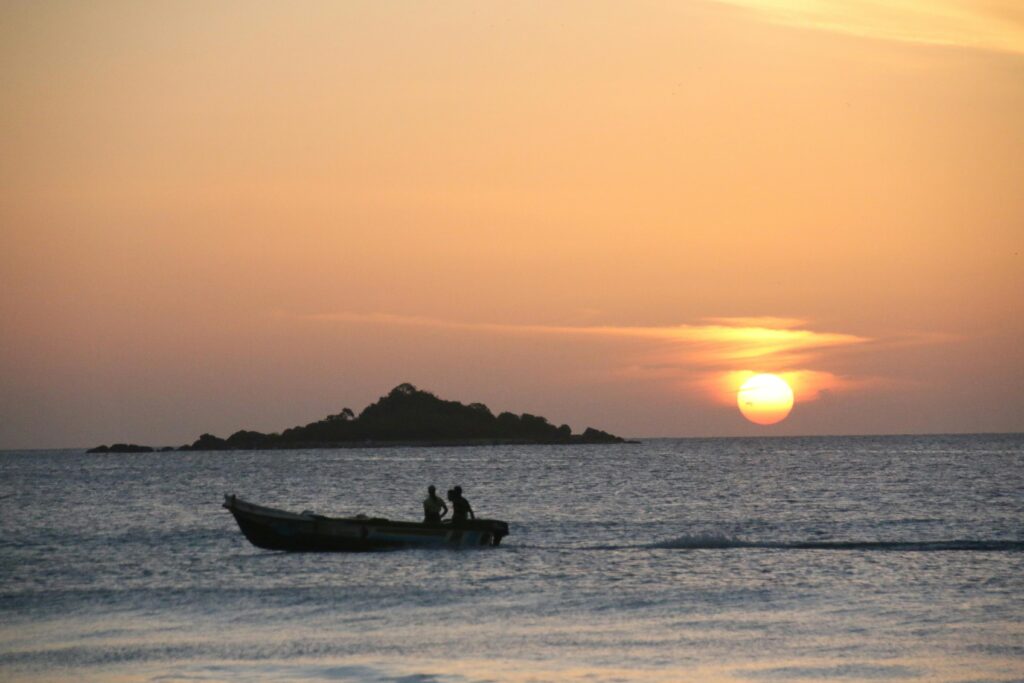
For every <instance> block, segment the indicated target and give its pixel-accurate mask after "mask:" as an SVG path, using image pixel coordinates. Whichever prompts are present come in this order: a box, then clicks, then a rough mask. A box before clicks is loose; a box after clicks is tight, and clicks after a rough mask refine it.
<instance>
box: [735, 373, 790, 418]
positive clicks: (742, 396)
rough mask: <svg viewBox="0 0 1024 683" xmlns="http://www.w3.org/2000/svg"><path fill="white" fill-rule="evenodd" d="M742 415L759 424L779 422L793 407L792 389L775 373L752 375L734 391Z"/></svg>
mask: <svg viewBox="0 0 1024 683" xmlns="http://www.w3.org/2000/svg"><path fill="white" fill-rule="evenodd" d="M736 403H737V404H738V405H739V408H740V412H741V413H743V417H745V418H747V419H748V420H750V421H751V422H754V423H756V424H759V425H771V424H775V423H776V422H781V421H782V420H785V419H786V416H787V415H789V411H790V410H792V409H793V390H792V389H790V387H789V385H788V384H786V381H785V380H784V379H782V378H781V377H779V376H777V375H769V374H763V375H754V376H753V377H751V378H750V379H748V380H747V381H746V382H744V383H743V386H741V387H740V390H739V391H738V392H736Z"/></svg>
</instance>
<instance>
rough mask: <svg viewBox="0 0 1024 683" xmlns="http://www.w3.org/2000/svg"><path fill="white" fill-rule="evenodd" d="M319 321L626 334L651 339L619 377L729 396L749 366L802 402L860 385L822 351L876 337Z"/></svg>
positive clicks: (403, 319)
mask: <svg viewBox="0 0 1024 683" xmlns="http://www.w3.org/2000/svg"><path fill="white" fill-rule="evenodd" d="M302 317H304V318H307V319H312V320H319V321H324V322H340V323H349V324H369V325H387V326H402V327H422V328H432V329H449V330H459V331H464V332H468V333H481V334H501V335H524V336H537V335H545V336H559V337H571V336H575V337H579V338H588V337H589V338H605V339H607V338H626V339H636V340H646V341H649V342H657V343H656V344H654V345H653V346H651V345H647V346H645V347H642V348H638V349H637V350H636V352H635V357H634V358H633V362H632V363H631V364H627V365H625V366H622V367H620V368H619V369H618V370H617V372H618V373H619V374H624V375H634V376H638V375H643V376H647V377H652V376H653V377H663V378H668V379H672V380H674V381H678V382H680V383H683V384H687V385H693V386H697V387H699V388H701V389H702V390H704V391H707V392H708V393H710V394H712V395H713V396H715V398H716V399H719V400H723V401H728V400H732V397H734V396H735V391H736V388H737V387H738V386H739V385H740V384H741V383H742V382H743V381H744V380H745V379H746V378H747V377H749V376H750V375H751V374H753V373H755V372H775V373H779V374H781V375H783V376H784V377H785V378H786V379H787V381H789V382H790V383H791V385H792V386H793V387H794V391H795V392H796V393H797V396H798V398H799V399H801V400H811V399H813V398H815V397H817V396H818V395H819V394H820V393H821V392H822V391H825V390H830V391H835V390H841V389H848V388H851V387H854V386H857V385H863V383H864V381H863V380H855V379H853V378H844V377H840V376H838V375H836V374H833V373H831V372H829V371H828V370H826V369H824V368H822V367H820V365H821V364H822V362H823V361H825V360H826V359H827V357H828V355H829V354H832V353H835V352H837V351H838V350H840V349H848V348H856V347H863V346H865V345H868V344H870V343H872V342H874V341H875V340H873V339H871V338H868V337H864V336H860V335H855V334H847V333H841V332H823V331H818V330H813V329H811V328H810V326H809V324H808V321H806V320H801V319H798V318H772V317H759V318H728V317H725V318H709V319H705V320H701V321H699V322H697V323H692V324H680V325H666V326H629V325H530V324H508V323H487V322H465V321H456V320H446V319H440V318H430V317H422V316H405V315H395V314H389V313H356V312H340V313H322V314H313V315H308V316H302Z"/></svg>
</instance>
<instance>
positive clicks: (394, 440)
mask: <svg viewBox="0 0 1024 683" xmlns="http://www.w3.org/2000/svg"><path fill="white" fill-rule="evenodd" d="M623 442H624V440H623V439H622V438H620V437H617V436H614V435H612V434H609V433H608V432H603V431H601V430H599V429H593V428H591V427H588V428H587V429H586V430H585V431H584V432H583V433H582V434H573V433H572V429H571V428H570V427H569V425H561V426H559V427H556V426H555V425H553V424H551V423H550V422H548V421H547V419H545V418H543V417H540V416H537V415H530V414H528V413H524V414H523V415H516V414H514V413H507V412H506V413H501V414H500V415H498V416H495V415H494V413H492V412H491V410H490V408H488V407H487V406H485V405H484V404H482V403H470V404H469V405H465V404H462V403H459V402H458V401H446V400H444V399H440V398H438V397H437V396H435V395H434V394H432V393H430V392H427V391H422V390H420V389H417V388H416V387H414V386H413V385H411V384H400V385H398V386H397V387H395V388H394V389H392V390H391V392H390V393H389V394H388V395H387V396H383V397H381V399H380V400H378V401H377V402H376V403H373V404H371V405H369V406H367V407H366V408H365V409H364V410H363V412H361V413H359V415H358V416H356V415H355V413H354V412H353V411H352V410H351V409H349V408H345V409H343V410H342V411H341V412H340V413H337V414H335V415H328V416H327V417H325V418H324V419H322V420H320V421H318V422H311V423H310V424H307V425H305V426H302V427H292V428H291V429H286V430H284V431H283V432H281V433H280V434H276V433H275V434H263V433H261V432H252V431H244V430H243V431H238V432H235V433H234V434H232V435H231V436H229V437H228V438H226V439H222V438H219V437H216V436H213V435H212V434H203V435H202V436H201V437H199V439H197V440H196V441H195V442H194V443H192V444H191V445H187V446H182V448H181V450H194V451H214V450H253V449H268V448H329V447H347V446H372V445H387V444H409V445H424V446H431V445H478V444H538V443H540V444H601V443H623Z"/></svg>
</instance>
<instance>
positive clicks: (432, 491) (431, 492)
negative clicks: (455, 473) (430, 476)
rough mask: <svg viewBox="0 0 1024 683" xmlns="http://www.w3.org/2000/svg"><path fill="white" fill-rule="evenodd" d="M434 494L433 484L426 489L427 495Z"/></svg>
mask: <svg viewBox="0 0 1024 683" xmlns="http://www.w3.org/2000/svg"><path fill="white" fill-rule="evenodd" d="M436 492H437V489H436V488H434V485H433V484H431V485H430V486H428V487H427V493H429V494H430V495H434V494H435V493H436Z"/></svg>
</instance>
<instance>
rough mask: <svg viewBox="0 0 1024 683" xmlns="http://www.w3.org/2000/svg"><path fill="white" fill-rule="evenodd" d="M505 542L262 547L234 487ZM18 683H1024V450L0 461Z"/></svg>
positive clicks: (1017, 444) (768, 446)
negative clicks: (464, 502)
mask: <svg viewBox="0 0 1024 683" xmlns="http://www.w3.org/2000/svg"><path fill="white" fill-rule="evenodd" d="M431 483H433V484H436V485H437V487H438V489H439V490H441V491H444V490H446V489H447V488H449V487H451V486H453V485H455V484H460V485H461V486H462V487H463V489H464V492H465V495H466V497H467V498H468V499H469V500H470V501H471V503H472V505H473V508H474V510H475V511H476V513H477V514H478V515H479V516H481V517H491V518H497V519H503V520H506V521H507V522H509V524H510V526H511V534H510V536H509V537H507V538H506V539H505V540H504V542H503V543H502V545H501V547H498V548H482V549H469V550H466V549H463V550H395V551H387V552H377V553H365V554H315V553H308V554H306V553H297V554H290V553H281V552H271V551H265V550H260V549H258V548H255V547H253V546H252V545H250V544H249V542H248V541H246V540H245V538H244V537H243V536H242V535H241V533H240V532H239V530H238V527H237V526H236V524H235V522H234V520H233V519H232V517H231V516H230V514H228V512H227V511H225V510H224V509H222V508H221V502H222V500H223V495H224V494H225V493H236V494H238V495H239V497H242V498H245V499H247V500H250V501H252V502H255V503H259V504H262V505H268V506H272V507H280V508H285V509H289V510H294V511H302V510H313V511H315V512H318V513H321V514H327V515H353V514H358V513H364V514H367V515H371V516H383V517H390V518H393V519H417V518H419V517H420V514H421V501H422V499H423V497H424V496H425V494H426V492H425V489H426V487H427V485H428V484H431ZM0 680H3V681H19V682H21V681H72V680H73V681H104V682H106V681H114V682H128V681H158V682H161V683H172V682H185V681H189V682H197V681H332V682H337V681H342V682H344V681H393V682H401V683H433V682H437V683H441V682H444V683H448V682H452V683H455V682H459V683H461V682H470V681H472V682H477V681H497V682H504V681H755V682H756V681H802V682H805V681H949V682H953V681H956V682H958V683H968V682H970V683H982V682H983V681H984V682H995V681H1024V435H964V436H886V437H815V438H765V439H753V438H749V439H728V438H722V439H650V440H644V441H643V442H642V443H640V444H622V445H610V446H493V447H463V448H387V449H348V450H310V451H259V452H246V451H239V452H217V453H198V452H195V453H193V452H188V453H177V452H171V453H152V454H131V455H130V454H122V455H86V454H84V453H83V452H81V451H21V452H15V451H6V452H0Z"/></svg>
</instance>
